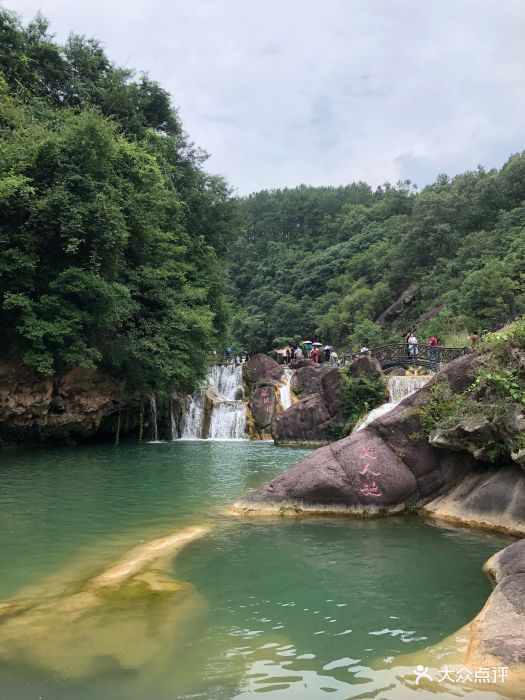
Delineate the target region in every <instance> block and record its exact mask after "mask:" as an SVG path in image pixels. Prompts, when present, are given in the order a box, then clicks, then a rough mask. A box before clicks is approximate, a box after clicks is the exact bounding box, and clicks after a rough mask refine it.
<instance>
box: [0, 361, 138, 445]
mask: <svg viewBox="0 0 525 700" xmlns="http://www.w3.org/2000/svg"><path fill="white" fill-rule="evenodd" d="M139 404H140V401H139V397H138V395H137V394H135V393H133V392H130V391H129V390H127V389H126V387H125V386H124V383H123V382H117V381H116V380H114V379H113V378H112V377H110V376H109V375H107V374H106V373H105V372H103V371H102V370H100V369H87V368H82V367H76V368H74V369H71V370H69V371H68V372H66V373H64V374H62V375H57V376H53V377H50V376H44V375H41V374H39V373H38V372H36V371H34V370H32V369H30V368H28V367H25V366H23V365H19V364H15V363H14V362H3V363H1V364H0V440H1V441H2V442H4V443H8V444H10V443H20V442H33V443H34V442H40V441H43V440H55V441H64V440H69V439H86V438H89V437H92V436H93V435H94V434H98V435H99V436H101V437H102V436H104V434H107V435H109V434H112V435H113V436H114V435H115V431H116V430H117V428H118V416H119V414H120V416H121V431H122V433H124V432H125V431H126V430H128V431H131V430H137V432H138V427H139V412H140V411H139Z"/></svg>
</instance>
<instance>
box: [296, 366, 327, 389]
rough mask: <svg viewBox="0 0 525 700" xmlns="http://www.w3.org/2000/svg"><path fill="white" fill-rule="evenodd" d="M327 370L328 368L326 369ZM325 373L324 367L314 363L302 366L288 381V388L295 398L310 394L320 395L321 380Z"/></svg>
mask: <svg viewBox="0 0 525 700" xmlns="http://www.w3.org/2000/svg"><path fill="white" fill-rule="evenodd" d="M326 369H328V366H327V367H326ZM324 371H325V366H324V365H316V364H314V363H311V364H308V365H303V366H301V367H299V369H297V370H296V371H295V372H294V373H293V375H292V378H291V380H290V388H291V390H292V391H293V393H294V394H295V395H296V396H299V397H303V396H309V395H310V394H320V393H321V391H322V385H321V380H322V377H323V373H324Z"/></svg>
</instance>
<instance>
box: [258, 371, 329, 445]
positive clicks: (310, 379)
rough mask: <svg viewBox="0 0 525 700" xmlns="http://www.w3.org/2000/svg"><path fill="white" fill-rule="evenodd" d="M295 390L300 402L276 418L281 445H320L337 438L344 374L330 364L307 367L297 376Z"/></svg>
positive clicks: (293, 382) (275, 432) (274, 425)
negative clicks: (334, 431) (335, 433)
mask: <svg viewBox="0 0 525 700" xmlns="http://www.w3.org/2000/svg"><path fill="white" fill-rule="evenodd" d="M290 389H291V391H292V392H293V393H294V394H295V395H296V396H298V397H299V401H298V402H297V403H295V404H293V405H292V406H290V408H288V409H287V410H286V411H283V412H281V413H278V414H276V415H275V417H274V419H273V422H272V437H273V439H274V441H275V442H276V443H277V444H319V443H325V442H330V441H332V440H333V439H334V434H333V431H332V429H331V424H332V422H335V421H337V420H338V419H339V416H338V413H339V397H340V392H341V375H340V373H339V370H338V369H337V368H335V367H331V366H330V365H327V364H324V365H315V364H312V363H309V364H304V365H302V366H301V367H300V368H299V369H297V370H296V372H295V373H294V374H293V376H292V378H291V381H290Z"/></svg>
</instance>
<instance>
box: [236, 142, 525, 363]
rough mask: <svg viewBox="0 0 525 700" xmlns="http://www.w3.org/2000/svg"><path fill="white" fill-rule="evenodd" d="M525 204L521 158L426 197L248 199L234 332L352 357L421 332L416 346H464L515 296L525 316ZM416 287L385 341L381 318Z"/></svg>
mask: <svg viewBox="0 0 525 700" xmlns="http://www.w3.org/2000/svg"><path fill="white" fill-rule="evenodd" d="M524 201H525V154H523V153H521V154H517V155H514V156H512V157H511V158H510V159H509V161H508V162H507V163H506V164H505V165H504V166H503V167H502V168H501V170H499V171H498V170H490V171H485V170H483V169H482V168H479V169H478V170H476V171H473V172H467V173H464V174H462V175H458V176H457V177H455V178H453V179H449V178H447V177H446V176H441V177H439V178H438V180H437V181H436V182H435V183H434V184H433V185H430V186H428V187H426V188H424V189H423V190H422V191H420V192H417V191H416V190H415V189H414V187H413V186H412V185H411V184H410V183H406V182H405V183H398V184H397V185H396V186H391V185H388V184H387V185H385V186H383V187H380V188H378V189H377V190H376V191H372V190H371V188H370V187H368V186H367V185H365V184H364V183H356V184H353V185H350V186H347V187H336V188H334V187H306V186H304V185H301V186H300V187H297V188H294V189H283V190H271V191H262V192H258V193H256V194H253V195H250V196H249V197H246V198H244V199H242V200H241V201H240V210H241V213H242V215H243V218H244V226H245V232H244V236H243V238H242V239H241V241H240V242H239V244H238V245H236V246H235V247H233V248H232V250H231V253H230V257H231V269H232V279H233V283H234V290H233V296H234V300H235V306H236V309H238V310H237V312H236V320H235V322H234V334H235V335H236V337H237V338H239V339H240V341H241V342H242V344H245V345H246V347H247V349H250V350H252V351H254V350H268V349H269V347H270V346H271V342H272V339H274V338H277V337H284V336H287V335H290V336H292V335H293V336H300V337H302V338H303V339H304V338H310V339H312V340H315V339H320V340H322V341H324V342H329V343H331V344H333V345H335V346H336V347H337V348H338V349H339V350H345V351H346V350H348V345H349V344H350V345H359V344H360V343H365V344H367V345H368V346H369V347H371V346H373V345H375V344H376V343H379V344H382V343H383V342H399V341H400V337H401V334H402V333H404V332H405V331H406V330H407V329H409V328H411V327H416V331H417V336H418V338H420V340H423V339H425V338H426V337H429V336H430V335H435V336H436V337H438V338H439V339H440V340H441V342H442V344H447V345H453V346H457V345H459V346H462V345H464V344H465V342H466V340H467V336H468V334H470V333H472V332H478V333H479V332H481V331H482V330H483V329H488V328H491V327H497V326H498V325H500V324H501V323H502V322H505V320H506V318H507V313H508V297H509V294H511V293H512V294H514V296H515V300H516V305H517V310H518V313H523V312H525V292H524V289H525V287H524V284H523V283H524V272H523V259H524V258H525V204H524ZM413 283H419V284H420V291H419V293H418V296H417V298H416V300H415V301H414V302H413V303H412V304H410V306H408V307H407V308H405V309H404V310H403V311H402V312H401V314H400V315H399V316H398V318H397V319H396V321H395V322H394V323H393V324H391V325H389V326H386V327H385V328H384V329H383V330H382V332H381V333H379V331H378V330H377V329H374V327H373V325H372V324H373V322H374V321H375V320H376V319H377V318H378V316H379V315H380V314H381V313H382V312H383V311H384V310H385V309H386V308H387V307H388V306H389V305H390V304H392V303H393V302H394V301H395V300H396V299H397V298H398V297H399V296H400V295H401V294H402V293H403V291H404V290H405V289H407V288H408V287H409V286H410V285H412V284H413ZM431 311H433V312H437V315H434V318H431V319H430V320H425V314H427V313H428V312H431ZM420 318H422V320H421V321H420V320H419V319H420ZM365 322H366V323H367V324H368V325H367V326H363V323H365ZM288 328H289V329H290V330H288ZM363 329H365V331H366V329H369V331H368V332H365V333H363V332H362V331H363Z"/></svg>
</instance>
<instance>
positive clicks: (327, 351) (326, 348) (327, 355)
mask: <svg viewBox="0 0 525 700" xmlns="http://www.w3.org/2000/svg"><path fill="white" fill-rule="evenodd" d="M331 350H332V348H331V347H330V346H329V345H325V346H324V361H325V362H330V352H331Z"/></svg>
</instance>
